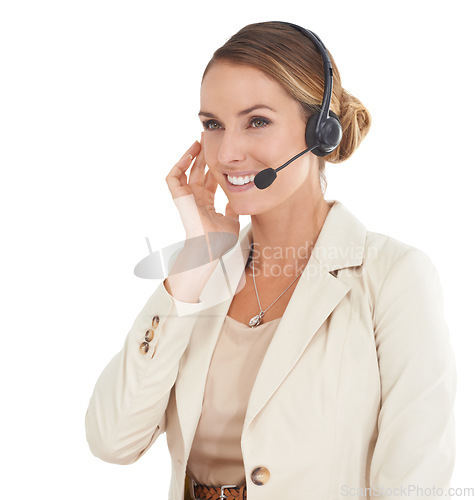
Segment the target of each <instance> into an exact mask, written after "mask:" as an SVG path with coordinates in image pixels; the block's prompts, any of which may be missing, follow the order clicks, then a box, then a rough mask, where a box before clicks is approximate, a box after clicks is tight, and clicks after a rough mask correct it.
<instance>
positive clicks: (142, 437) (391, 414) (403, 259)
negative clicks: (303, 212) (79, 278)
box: [85, 201, 456, 500]
mask: <svg viewBox="0 0 475 500" xmlns="http://www.w3.org/2000/svg"><path fill="white" fill-rule="evenodd" d="M250 229H251V225H250V224H249V225H248V226H246V227H245V228H244V229H242V230H241V232H240V235H239V242H238V243H237V244H236V245H235V246H234V247H233V248H232V249H231V250H230V251H229V252H228V253H227V254H225V255H224V256H223V258H222V260H221V263H220V265H218V267H217V268H216V269H215V272H214V273H213V275H212V277H211V278H210V280H209V281H208V284H207V286H206V288H205V290H204V292H203V294H202V296H201V301H200V302H199V303H197V304H187V303H183V302H179V301H176V300H174V299H173V298H172V297H171V296H170V295H169V294H168V293H167V291H166V289H165V288H164V286H163V282H161V283H160V284H159V286H158V288H157V289H156V291H155V292H154V293H153V294H152V295H151V297H150V298H149V299H148V301H147V303H146V304H145V306H144V308H143V309H142V311H141V312H140V313H139V315H138V316H137V318H136V319H135V321H134V323H133V324H132V327H131V328H130V330H129V332H128V334H127V336H126V338H125V343H124V347H123V349H122V350H121V351H120V352H119V353H118V354H116V356H114V357H113V359H112V360H111V361H110V363H109V364H108V365H107V366H106V367H105V369H104V371H103V372H102V374H101V375H100V377H99V379H98V381H97V383H96V385H95V387H94V391H93V394H92V397H91V399H90V403H89V407H88V409H87V413H86V418H85V426H86V437H87V441H88V443H89V447H90V449H91V452H92V453H93V454H94V455H95V456H96V457H99V458H100V459H102V460H104V461H106V462H111V463H115V464H131V463H133V462H135V461H136V460H138V459H139V458H140V457H141V456H142V455H143V454H144V453H145V452H146V451H147V450H148V449H149V448H150V447H151V446H152V444H153V443H154V442H155V440H156V439H157V438H158V436H159V435H160V434H161V433H163V432H166V436H167V443H168V448H169V451H170V454H171V460H172V477H171V482H170V489H169V497H168V498H169V500H182V499H183V498H184V485H185V470H186V464H187V458H188V456H189V453H190V448H191V445H192V442H193V437H194V433H195V429H196V427H197V424H198V421H199V418H200V413H201V407H202V401H203V394H204V389H205V383H206V376H207V373H208V367H209V363H210V360H211V356H212V354H213V349H214V347H215V345H216V342H217V339H218V335H219V333H220V330H221V326H222V324H223V321H224V319H225V315H226V313H227V310H228V308H229V306H230V303H231V300H232V296H233V293H234V291H236V290H238V289H239V286H240V279H241V277H242V275H243V270H244V266H245V262H246V260H247V257H248V255H249V243H250V239H249V234H250ZM443 308H444V306H443V297H442V290H441V286H440V282H439V277H438V273H437V271H436V269H435V268H434V265H433V264H432V261H431V260H430V258H429V257H428V256H427V255H426V254H425V253H423V252H422V251H421V250H419V249H417V248H415V247H412V246H410V245H407V244H405V243H402V242H400V241H398V240H396V239H394V238H391V237H389V236H386V235H384V234H379V233H375V232H372V231H368V230H366V228H365V227H364V226H363V224H362V223H361V222H360V221H359V220H358V219H357V218H356V217H355V216H354V215H353V214H352V213H350V211H349V210H348V209H347V208H346V207H345V206H344V205H343V204H342V203H341V202H339V201H335V202H334V204H333V206H332V208H331V209H330V212H329V213H328V215H327V218H326V220H325V223H324V226H323V228H322V230H321V232H320V235H319V237H318V240H317V243H316V245H315V247H314V248H313V251H312V255H311V257H310V259H309V261H308V263H307V266H306V268H305V270H304V272H303V274H302V276H301V278H300V280H299V281H298V284H297V286H296V289H295V291H294V293H293V294H292V297H291V300H290V302H289V304H288V306H287V309H286V311H285V314H284V315H283V317H282V319H281V321H280V323H279V326H278V328H277V330H276V332H275V335H274V337H273V339H272V341H271V343H270V346H269V349H268V351H267V353H266V355H265V357H264V360H263V362H262V365H261V367H260V370H259V372H258V375H257V378H256V381H255V385H254V387H253V390H252V393H251V396H250V399H249V404H248V408H247V414H246V418H245V422H244V426H243V431H242V440H241V446H242V455H243V461H244V465H245V472H246V482H247V495H248V497H247V498H248V500H270V499H272V500H293V499H312V500H314V499H317V500H333V499H340V498H343V497H356V496H362V495H365V493H364V492H363V493H361V490H360V492H358V490H357V488H371V490H366V497H369V496H371V495H374V496H378V497H384V498H391V497H392V496H393V497H394V498H396V497H397V498H399V499H400V497H401V496H409V497H410V496H416V494H417V493H418V491H419V497H420V496H421V495H422V493H421V491H422V490H416V489H415V488H423V489H424V491H425V493H424V496H425V498H438V499H439V500H440V495H437V493H436V492H434V489H433V488H448V487H449V482H450V477H451V474H452V470H453V466H454V457H455V438H454V418H453V405H454V396H455V389H456V372H455V363H454V356H453V353H452V348H451V344H450V339H449V331H448V329H447V325H446V322H445V319H444V313H443ZM150 330H153V339H151V340H150V342H149V344H148V347H149V348H148V351H147V352H145V349H144V348H143V346H146V345H145V344H144V337H145V335H146V332H147V331H150ZM149 335H150V334H149ZM141 346H142V347H141ZM229 390H230V391H232V390H233V388H232V387H230V388H229ZM411 485H412V486H411ZM401 488H402V490H401ZM404 488H405V490H404ZM408 488H409V490H408ZM428 488H429V489H431V491H432V492H433V493H432V494H429V490H428ZM378 489H379V490H378ZM398 489H399V491H397V490H398ZM378 491H379V493H378ZM404 491H405V493H404ZM401 492H402V493H401ZM152 495H153V492H152Z"/></svg>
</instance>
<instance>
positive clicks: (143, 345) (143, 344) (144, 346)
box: [140, 342, 150, 354]
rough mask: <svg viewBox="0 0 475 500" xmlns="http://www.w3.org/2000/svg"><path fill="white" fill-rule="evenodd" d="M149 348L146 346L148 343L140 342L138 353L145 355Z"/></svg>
mask: <svg viewBox="0 0 475 500" xmlns="http://www.w3.org/2000/svg"><path fill="white" fill-rule="evenodd" d="M149 347H150V346H149V345H148V342H142V343H141V344H140V351H141V352H142V354H147V352H148V348H149Z"/></svg>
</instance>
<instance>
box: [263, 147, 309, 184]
mask: <svg viewBox="0 0 475 500" xmlns="http://www.w3.org/2000/svg"><path fill="white" fill-rule="evenodd" d="M317 146H318V144H315V146H312V147H311V148H307V149H306V150H305V151H302V152H300V153H299V154H298V155H295V156H294V157H293V158H291V159H290V160H289V161H287V162H285V163H284V164H283V165H281V166H280V167H279V168H276V169H273V168H272V167H269V168H266V169H265V170H262V171H261V172H259V173H258V174H257V175H256V176H255V177H254V184H255V185H256V187H257V188H259V189H265V188H268V187H269V186H270V185H271V184H272V183H273V182H274V181H275V179H276V177H277V172H278V171H279V170H281V169H283V168H285V167H286V166H287V165H289V164H290V163H292V162H293V161H294V160H296V159H297V158H300V157H301V156H302V155H304V154H305V153H308V152H309V151H312V149H315V148H316V147H317Z"/></svg>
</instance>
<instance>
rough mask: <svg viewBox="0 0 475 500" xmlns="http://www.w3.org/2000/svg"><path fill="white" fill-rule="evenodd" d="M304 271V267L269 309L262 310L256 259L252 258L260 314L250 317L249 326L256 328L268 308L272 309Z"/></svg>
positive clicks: (253, 279)
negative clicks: (257, 283) (255, 273)
mask: <svg viewBox="0 0 475 500" xmlns="http://www.w3.org/2000/svg"><path fill="white" fill-rule="evenodd" d="M302 272H303V269H302V271H300V272H299V273H298V274H297V277H296V278H295V279H294V280H293V281H292V283H290V285H289V286H288V287H287V288H286V289H285V290H284V291H283V292H282V293H281V294H280V295H279V296H278V297H277V298H276V299H275V300H274V302H272V304H271V305H270V306H269V307H268V308H267V309H264V310H262V306H261V301H260V300H259V294H258V293H257V287H256V278H255V276H254V259H252V281H253V282H254V290H255V291H256V297H257V303H258V304H259V314H256V315H255V316H254V317H253V318H251V319H250V321H249V326H250V327H251V328H254V327H256V326H258V325H259V324H260V322H261V321H262V318H263V317H264V314H265V313H266V312H267V310H268V309H270V308H271V307H272V306H273V305H274V304H275V303H276V302H277V301H278V300H279V299H280V298H281V297H282V295H284V293H285V292H286V291H287V290H288V289H289V288H290V287H291V286H292V285H293V284H294V283H295V281H296V280H297V278H298V277H299V276H300V275H301V274H302Z"/></svg>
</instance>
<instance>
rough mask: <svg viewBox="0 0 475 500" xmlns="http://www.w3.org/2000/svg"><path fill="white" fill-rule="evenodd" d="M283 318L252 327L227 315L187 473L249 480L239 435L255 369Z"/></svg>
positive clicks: (206, 480) (201, 479)
mask: <svg viewBox="0 0 475 500" xmlns="http://www.w3.org/2000/svg"><path fill="white" fill-rule="evenodd" d="M280 319H281V318H277V319H274V320H271V321H269V322H267V323H262V324H260V325H259V326H257V327H254V328H250V327H249V326H248V325H245V324H244V323H241V322H239V321H237V320H235V319H233V318H231V317H230V316H226V319H225V320H224V323H223V327H222V329H221V332H220V335H219V337H218V341H217V343H216V346H215V349H214V351H213V356H212V358H211V363H210V367H209V371H208V375H207V379H206V387H205V392H204V398H203V408H202V411H201V417H200V420H199V422H198V427H197V429H196V433H195V437H194V440H193V445H192V447H191V452H190V456H189V458H188V464H187V470H186V472H187V474H188V476H189V477H190V478H193V479H194V480H195V481H196V482H197V483H201V484H205V485H207V486H221V485H224V484H236V485H237V486H242V485H245V484H246V474H245V470H244V462H243V459H242V453H241V434H242V428H243V425H244V418H245V416H246V410H247V404H248V401H249V397H250V394H251V390H252V387H253V385H254V381H255V379H256V376H257V372H258V371H259V368H260V366H261V363H262V360H263V358H264V355H265V353H266V351H267V348H268V347H269V344H270V342H271V340H272V337H273V335H274V332H275V330H276V329H277V326H278V324H279V322H280Z"/></svg>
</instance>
